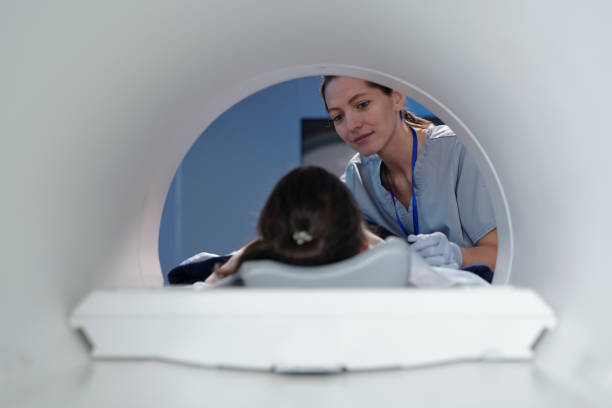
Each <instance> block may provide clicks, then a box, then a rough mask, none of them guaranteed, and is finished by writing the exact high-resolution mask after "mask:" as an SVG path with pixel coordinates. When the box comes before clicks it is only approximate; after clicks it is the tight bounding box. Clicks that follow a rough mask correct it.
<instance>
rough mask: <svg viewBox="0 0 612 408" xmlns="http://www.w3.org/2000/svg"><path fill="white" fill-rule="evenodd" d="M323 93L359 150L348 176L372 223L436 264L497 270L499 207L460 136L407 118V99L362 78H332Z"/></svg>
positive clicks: (351, 143) (326, 80)
mask: <svg viewBox="0 0 612 408" xmlns="http://www.w3.org/2000/svg"><path fill="white" fill-rule="evenodd" d="M321 95H322V97H323V100H324V102H325V106H326V109H327V111H328V112H329V115H330V117H331V119H332V121H333V123H334V127H335V129H336V132H337V133H338V135H339V136H340V137H341V138H342V139H343V140H344V141H345V142H346V143H347V144H348V145H349V146H350V147H352V148H353V149H354V150H356V151H357V152H358V153H357V154H356V155H355V156H354V157H353V158H352V159H351V161H350V162H349V164H348V166H347V169H346V172H345V173H344V175H343V177H342V178H343V180H344V181H345V183H346V185H347V186H348V187H349V189H350V190H351V191H352V192H353V194H354V195H355V198H356V200H357V202H358V204H359V206H360V207H361V210H362V212H363V215H364V217H365V218H366V219H367V220H368V221H369V222H370V223H373V224H376V225H378V226H380V227H382V228H383V229H385V230H387V231H388V232H389V233H391V234H393V235H397V236H404V237H406V238H407V240H408V242H410V243H412V244H413V248H414V249H416V250H417V251H418V252H419V253H420V254H421V255H422V256H423V257H424V258H425V259H426V260H427V261H428V262H429V263H430V264H431V265H434V266H447V267H462V266H468V265H474V264H483V265H486V266H488V267H489V268H491V270H494V269H495V262H496V259H497V229H496V224H495V217H494V213H493V207H492V205H491V201H490V198H489V195H488V192H487V189H486V186H485V185H484V181H483V180H482V176H481V175H480V172H479V170H478V168H477V166H476V163H475V162H474V161H473V160H472V159H471V158H470V156H469V154H468V152H467V150H466V149H465V147H464V146H463V145H462V144H461V142H460V141H459V140H458V139H457V137H456V136H455V134H454V133H453V131H452V130H451V129H450V128H449V127H448V126H434V125H433V124H432V123H431V122H429V121H427V120H425V119H422V118H419V117H416V116H414V115H412V114H411V113H409V112H407V111H406V110H405V107H404V103H405V95H403V94H402V93H400V92H398V91H395V90H392V89H390V88H387V87H385V86H382V85H379V84H375V83H372V82H368V81H365V80H362V79H359V78H352V77H343V76H325V77H324V78H323V83H322V85H321Z"/></svg>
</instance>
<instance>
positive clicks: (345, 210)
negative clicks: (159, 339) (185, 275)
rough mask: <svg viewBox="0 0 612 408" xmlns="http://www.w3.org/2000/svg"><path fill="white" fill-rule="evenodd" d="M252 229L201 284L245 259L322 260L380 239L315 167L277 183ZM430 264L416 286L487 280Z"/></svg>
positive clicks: (335, 182)
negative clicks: (248, 238)
mask: <svg viewBox="0 0 612 408" xmlns="http://www.w3.org/2000/svg"><path fill="white" fill-rule="evenodd" d="M257 231H258V234H259V236H258V237H257V238H255V239H254V240H252V241H251V242H249V243H248V244H247V245H245V246H244V247H243V248H241V249H240V250H238V251H236V252H235V253H234V254H233V255H232V256H231V258H229V260H227V262H225V263H224V264H222V265H220V264H217V265H216V266H215V268H214V272H213V273H212V274H211V275H210V276H209V277H208V278H207V279H206V284H207V285H206V286H208V285H209V284H212V283H215V282H217V281H219V280H221V279H224V278H226V277H228V276H230V275H233V274H235V273H236V272H237V271H238V270H239V268H240V266H241V264H242V263H243V262H245V261H248V260H261V259H267V260H274V261H278V262H281V263H285V264H291V265H301V266H316V265H327V264H332V263H336V262H340V261H343V260H346V259H348V258H351V257H353V256H355V255H357V254H359V253H361V252H364V251H367V250H368V249H370V248H372V247H373V246H375V245H378V244H380V243H382V242H384V241H383V240H382V239H381V238H380V237H378V236H377V235H375V234H373V233H372V232H370V231H369V230H368V229H367V228H366V227H365V223H364V221H363V218H362V214H361V211H360V209H359V207H358V206H357V204H356V202H355V200H354V198H353V196H352V194H351V192H350V191H349V190H348V189H347V188H346V186H345V185H344V183H342V181H340V179H339V178H338V177H336V176H334V175H333V174H331V173H329V172H328V171H326V170H324V169H322V168H320V167H314V166H308V167H298V168H296V169H294V170H292V171H290V172H289V173H287V174H286V175H285V176H283V177H282V178H281V179H280V180H279V181H278V182H277V184H276V185H275V187H274V189H273V190H272V192H271V193H270V196H269V197H268V200H267V201H266V204H265V205H264V207H263V209H262V211H261V213H260V216H259V220H258V223H257ZM424 268H425V270H427V271H431V269H430V268H428V267H426V266H425V267H424ZM434 269H437V270H436V271H432V272H430V273H431V274H433V275H436V276H437V278H436V276H425V275H424V274H423V272H422V271H421V272H420V277H419V278H418V279H417V280H418V282H415V283H416V286H435V282H445V283H444V284H441V286H453V285H451V284H449V282H450V283H453V282H454V283H456V284H459V285H483V284H484V285H486V284H487V283H486V282H485V281H484V280H482V279H481V278H479V277H478V276H476V275H474V274H472V273H469V272H464V271H457V270H449V269H445V268H434ZM372 273H376V271H373V272H372ZM440 274H444V275H445V276H444V279H442V280H440V276H441V275H440ZM419 282H421V283H423V285H419ZM432 282H433V283H432ZM428 283H429V284H428Z"/></svg>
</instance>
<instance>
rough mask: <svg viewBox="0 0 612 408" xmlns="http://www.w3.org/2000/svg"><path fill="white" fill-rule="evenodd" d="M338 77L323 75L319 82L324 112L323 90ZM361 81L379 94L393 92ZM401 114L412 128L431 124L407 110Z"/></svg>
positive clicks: (369, 82) (385, 87) (381, 86)
mask: <svg viewBox="0 0 612 408" xmlns="http://www.w3.org/2000/svg"><path fill="white" fill-rule="evenodd" d="M338 77H339V76H338V75H324V76H323V80H322V82H321V98H323V103H324V104H325V110H329V108H328V106H327V100H326V99H325V90H326V89H327V85H329V83H330V82H331V81H333V80H334V79H336V78H338ZM363 81H364V82H365V83H366V84H368V86H371V87H372V88H378V89H380V90H381V92H382V93H384V94H385V95H387V96H389V95H391V92H393V89H391V88H389V87H388V86H384V85H381V84H377V83H376V82H371V81H366V80H365V79H364V80H363ZM401 114H402V118H403V119H404V120H405V121H406V122H408V124H409V125H410V126H412V127H417V128H423V129H427V128H428V127H429V125H431V124H432V123H431V122H430V121H428V120H427V119H423V118H421V117H420V116H416V115H415V114H413V113H411V112H408V111H407V110H402V112H401Z"/></svg>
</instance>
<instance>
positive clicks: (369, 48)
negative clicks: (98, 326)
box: [0, 0, 612, 407]
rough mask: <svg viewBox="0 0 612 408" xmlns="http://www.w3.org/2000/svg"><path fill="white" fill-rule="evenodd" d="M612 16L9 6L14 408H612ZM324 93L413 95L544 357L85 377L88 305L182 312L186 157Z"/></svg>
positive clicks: (95, 367) (127, 368)
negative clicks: (467, 187)
mask: <svg viewBox="0 0 612 408" xmlns="http://www.w3.org/2000/svg"><path fill="white" fill-rule="evenodd" d="M611 11H612V8H611V6H610V5H609V3H607V2H603V1H590V2H581V3H580V4H575V3H574V2H569V1H540V2H528V1H519V2H511V3H510V2H508V3H501V2H487V1H469V2H451V1H435V0H434V1H428V2H392V1H378V2H376V5H375V6H368V7H362V6H357V3H355V2H349V1H337V2H318V1H309V2H303V4H286V3H285V2H274V1H264V2H257V3H252V2H246V1H244V2H221V1H218V2H217V1H209V2H202V3H198V2H189V1H178V2H171V3H170V2H168V3H167V4H165V5H163V4H156V5H152V4H151V3H150V2H144V1H142V2H133V3H131V4H126V3H124V2H110V3H109V2H105V3H85V2H76V3H68V2H64V3H46V2H16V1H15V2H4V3H3V4H2V6H0V16H1V17H0V27H1V28H0V30H1V33H2V35H1V36H0V43H1V44H2V45H1V48H0V49H1V50H2V54H1V55H2V57H1V58H2V64H1V67H2V68H1V71H0V72H2V75H1V76H0V89H1V90H2V91H1V96H0V100H1V101H2V102H1V103H2V109H0V111H1V113H0V115H1V116H0V118H1V120H0V126H1V129H2V138H3V141H2V150H1V151H2V160H1V165H2V172H1V174H2V187H3V199H2V207H1V208H2V236H3V240H2V250H3V255H4V256H3V260H4V263H3V268H4V274H3V276H4V280H3V285H2V296H1V299H2V300H1V302H2V308H1V312H0V313H2V319H1V323H2V336H0V345H1V347H0V371H1V378H0V380H1V383H0V385H1V388H0V403H1V404H2V406H9V407H12V406H19V407H23V406H62V407H66V406H192V405H194V404H202V403H207V404H209V405H213V406H241V405H247V404H248V405H251V406H252V405H256V406H259V405H262V406H263V405H277V406H278V405H285V406H286V405H293V406H371V405H373V404H379V405H383V406H395V405H397V406H399V405H401V406H406V405H408V404H410V403H414V404H417V405H420V406H438V405H452V406H534V407H548V406H551V407H552V406H554V407H560V406H568V407H569V406H610V404H612V350H611V349H612V347H611V346H610V344H612V324H611V323H610V322H611V318H612V313H610V310H612V301H611V299H612V297H611V296H610V291H611V288H612V276H611V272H612V271H611V268H610V256H609V252H610V247H611V244H612V238H610V231H611V230H612V215H611V211H610V204H609V203H610V202H611V201H612V184H611V183H610V181H609V179H608V176H607V175H608V174H609V151H610V149H611V148H612V141H611V140H612V139H611V138H610V137H609V135H608V132H607V131H606V128H605V125H601V124H599V123H597V121H598V120H601V118H605V117H607V114H608V110H609V107H610V102H609V94H610V91H611V90H612V89H611V87H610V78H609V73H610V72H612V63H611V62H612V57H611V56H610V53H609V51H608V50H609V39H610V38H612V28H611V25H610V24H609V18H610V17H611V16H612V13H610V12H611ZM318 74H344V75H353V76H359V77H363V78H366V79H369V80H373V81H376V82H380V83H383V84H386V85H388V86H391V87H394V88H397V89H400V90H402V91H404V92H405V93H406V94H407V95H408V96H409V97H411V98H413V99H415V100H417V101H419V102H420V103H421V104H423V105H424V106H426V107H427V108H428V109H429V110H431V111H432V112H433V113H434V114H436V116H438V117H439V118H441V119H442V120H443V121H444V122H445V123H447V124H448V125H450V126H451V127H452V128H453V129H454V130H455V132H456V133H457V135H458V137H460V139H461V140H462V141H463V142H464V144H465V145H466V146H467V147H468V149H469V150H470V151H471V152H472V153H473V154H474V156H475V158H476V160H477V162H478V163H479V165H480V166H481V168H482V169H484V170H483V173H484V174H485V177H486V181H487V184H488V186H489V190H490V192H491V196H492V199H493V201H494V205H495V211H496V217H497V220H498V230H499V257H498V264H497V271H496V278H495V282H494V283H495V284H500V285H501V284H505V283H509V284H510V285H512V286H513V287H516V288H528V289H530V290H533V291H534V293H537V294H539V296H540V297H541V298H542V299H543V300H544V301H545V302H546V303H547V304H548V305H550V307H551V308H552V309H553V310H554V312H555V314H556V318H557V321H558V323H557V325H556V327H555V328H554V329H553V330H551V331H550V332H549V333H547V335H546V336H544V337H543V338H542V339H541V341H540V342H539V344H538V347H537V349H536V352H535V355H534V356H533V358H532V359H531V360H530V361H528V362H525V361H522V362H498V361H466V362H462V363H458V364H441V365H434V366H430V367H425V368H419V369H405V370H382V371H370V372H359V373H344V374H339V375H333V376H291V375H279V374H274V373H264V372H252V371H241V370H218V369H207V368H201V367H193V366H190V365H180V364H168V363H164V362H159V361H150V360H145V361H135V360H126V361H123V360H120V361H104V360H92V359H91V358H90V355H89V350H88V347H87V344H86V342H85V341H84V340H83V338H82V336H81V335H80V334H79V332H78V331H76V330H74V329H73V328H72V327H71V325H70V318H69V317H70V315H71V313H72V311H73V310H74V309H75V307H76V306H77V305H78V304H79V302H80V301H81V300H82V299H83V298H85V297H86V296H87V295H88V294H89V293H91V292H92V291H95V290H96V289H102V288H122V289H117V290H118V292H119V293H124V292H121V291H122V290H125V289H126V288H131V289H130V290H135V291H146V290H152V291H157V292H161V293H162V294H163V293H166V291H169V289H161V288H160V287H161V285H162V275H161V271H160V266H159V257H158V246H157V243H158V234H159V223H160V217H161V213H162V207H163V204H164V198H165V195H166V193H167V191H168V188H169V185H170V182H171V180H172V176H173V175H174V172H175V170H176V168H177V166H178V165H179V163H180V162H181V159H182V157H183V156H184V155H185V153H186V152H187V150H188V149H189V147H190V146H191V144H192V143H193V142H194V141H195V139H196V138H197V137H198V136H199V135H200V134H201V133H202V131H203V130H204V129H205V128H206V127H207V126H208V125H209V124H210V123H211V122H212V121H213V120H214V119H215V118H216V117H218V116H219V115H220V114H221V113H222V112H223V111H224V110H225V109H227V108H229V107H230V106H232V105H233V104H234V103H236V102H237V101H239V100H241V99H242V98H244V97H246V96H248V95H250V94H252V93H254V92H256V91H258V90H260V89H262V88H264V87H266V86H269V85H272V84H275V83H278V82H281V81H284V80H289V79H292V78H297V77H302V76H308V75H318ZM492 289H496V288H494V287H493V288H492ZM502 289H503V288H502ZM167 293H170V292H167ZM172 293H173V295H172V296H174V292H172ZM253 293H257V292H253ZM279 293H280V294H279V296H284V295H283V293H284V292H282V291H281V292H279ZM260 295H261V296H264V295H265V293H261V294H260ZM339 296H340V297H342V299H348V298H350V297H351V296H350V294H348V293H347V292H341V293H340V294H339ZM407 296H410V295H409V294H408V292H407ZM347 301H348V300H347ZM353 301H354V299H353ZM128 303H129V302H128ZM517 307H519V305H517ZM373 338H374V337H373ZM372 341H373V343H372V345H374V346H375V345H376V341H375V340H372ZM250 346H251V345H248V344H247V345H246V347H250ZM203 347H206V345H205V344H204V345H203ZM321 347H324V346H321Z"/></svg>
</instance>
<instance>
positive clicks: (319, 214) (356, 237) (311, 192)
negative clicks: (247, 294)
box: [216, 166, 366, 276]
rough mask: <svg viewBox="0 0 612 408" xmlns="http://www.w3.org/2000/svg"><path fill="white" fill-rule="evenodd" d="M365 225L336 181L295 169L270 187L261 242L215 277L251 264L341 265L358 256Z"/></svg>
mask: <svg viewBox="0 0 612 408" xmlns="http://www.w3.org/2000/svg"><path fill="white" fill-rule="evenodd" d="M363 225H364V224H363V218H362V214H361V210H360V209H359V207H358V205H357V203H356V202H355V199H354V198H353V195H352V193H351V192H350V191H349V189H348V188H347V187H346V186H345V185H344V183H343V182H342V181H340V179H339V178H338V177H337V176H335V175H333V174H331V173H330V172H328V171H327V170H325V169H323V168H321V167H316V166H305V167H298V168H296V169H295V170H292V171H290V172H289V173H287V174H286V175H285V176H283V177H282V178H281V179H280V180H279V181H278V182H277V183H276V185H275V186H274V189H273V190H272V192H271V193H270V196H269V197H268V200H267V201H266V203H265V205H264V207H263V209H262V211H261V213H260V215H259V221H258V223H257V231H258V233H259V238H258V239H256V240H254V241H253V242H252V243H251V244H250V245H249V246H248V247H247V248H246V249H245V250H244V252H243V253H242V256H241V257H240V259H239V261H238V262H237V263H236V266H235V269H231V270H228V269H226V268H223V267H220V268H217V269H216V272H217V273H219V274H220V275H221V276H226V275H229V274H232V273H234V272H236V271H237V270H238V268H239V267H240V264H241V263H242V262H244V261H247V260H253V259H271V260H275V261H279V262H283V263H288V264H293V265H324V264H330V263H334V262H339V261H342V260H344V259H347V258H350V257H351V256H353V255H356V254H358V253H359V252H360V251H361V248H362V247H363V245H364V242H365V239H366V238H365V236H364V231H363V228H364V226H363ZM304 237H305V239H304ZM300 238H302V239H300ZM308 238H310V239H308Z"/></svg>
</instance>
